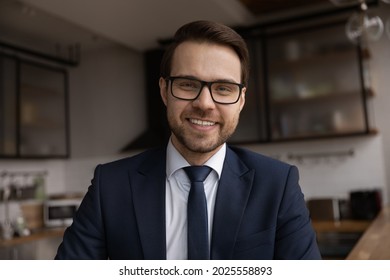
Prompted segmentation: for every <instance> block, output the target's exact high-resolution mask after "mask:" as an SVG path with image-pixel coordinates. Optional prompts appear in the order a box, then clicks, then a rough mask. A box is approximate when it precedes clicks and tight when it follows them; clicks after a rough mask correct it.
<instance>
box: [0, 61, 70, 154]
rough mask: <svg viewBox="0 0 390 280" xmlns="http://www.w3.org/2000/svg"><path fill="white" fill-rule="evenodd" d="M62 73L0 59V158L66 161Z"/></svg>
mask: <svg viewBox="0 0 390 280" xmlns="http://www.w3.org/2000/svg"><path fill="white" fill-rule="evenodd" d="M67 83H68V81H67V72H66V70H65V69H61V68H56V67H53V66H49V65H45V64H41V63H37V62H32V61H27V60H23V59H20V58H17V57H13V56H8V55H1V56H0V101H1V102H0V106H1V112H2V113H1V116H0V157H9V158H50V157H67V156H68V155H69V147H68V101H67V98H68V97H67Z"/></svg>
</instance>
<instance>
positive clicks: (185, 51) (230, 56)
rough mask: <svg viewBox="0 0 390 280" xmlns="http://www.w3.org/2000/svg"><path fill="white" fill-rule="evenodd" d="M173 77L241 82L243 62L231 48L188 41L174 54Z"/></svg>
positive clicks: (178, 47)
mask: <svg viewBox="0 0 390 280" xmlns="http://www.w3.org/2000/svg"><path fill="white" fill-rule="evenodd" d="M171 75H172V76H193V77H197V78H200V79H204V80H213V79H230V80H233V81H236V82H240V81H241V79H240V77H241V62H240V59H239V57H238V55H237V54H236V52H235V51H234V50H233V48H231V47H229V46H225V45H220V44H215V43H209V42H193V41H187V42H183V43H181V44H180V45H179V46H177V48H176V50H175V52H174V54H173V57H172V68H171Z"/></svg>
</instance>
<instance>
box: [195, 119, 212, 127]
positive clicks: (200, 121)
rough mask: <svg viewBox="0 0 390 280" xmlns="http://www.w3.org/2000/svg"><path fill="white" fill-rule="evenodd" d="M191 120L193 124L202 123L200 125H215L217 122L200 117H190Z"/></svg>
mask: <svg viewBox="0 0 390 280" xmlns="http://www.w3.org/2000/svg"><path fill="white" fill-rule="evenodd" d="M189 121H190V122H191V123H193V124H196V125H200V126H213V125H215V122H211V121H202V120H198V119H189Z"/></svg>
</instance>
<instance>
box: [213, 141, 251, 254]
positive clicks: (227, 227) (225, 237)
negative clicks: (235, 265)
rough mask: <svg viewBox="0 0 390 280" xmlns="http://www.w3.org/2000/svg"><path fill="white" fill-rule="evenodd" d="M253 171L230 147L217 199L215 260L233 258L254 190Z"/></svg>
mask: <svg viewBox="0 0 390 280" xmlns="http://www.w3.org/2000/svg"><path fill="white" fill-rule="evenodd" d="M253 176H254V170H249V169H248V168H247V167H246V166H245V165H244V164H243V163H242V161H241V160H240V159H239V158H238V156H237V155H236V154H235V153H234V152H233V151H232V150H231V149H230V148H228V149H227V152H226V159H225V162H224V167H223V172H222V174H221V179H220V183H219V186H218V192H217V198H216V201H215V210H214V222H213V233H212V241H211V258H212V259H231V258H232V255H233V249H234V244H235V242H236V238H237V233H238V229H239V226H240V222H241V218H242V216H243V213H244V211H245V207H246V204H247V201H248V198H249V194H250V192H251V189H252V182H253Z"/></svg>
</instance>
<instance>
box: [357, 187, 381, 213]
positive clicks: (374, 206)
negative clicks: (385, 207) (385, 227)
mask: <svg viewBox="0 0 390 280" xmlns="http://www.w3.org/2000/svg"><path fill="white" fill-rule="evenodd" d="M350 204H351V206H350V208H351V215H352V218H353V219H358V220H372V219H374V218H375V217H376V216H377V214H378V213H379V211H380V210H381V209H382V195H381V191H380V190H356V191H351V192H350Z"/></svg>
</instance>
